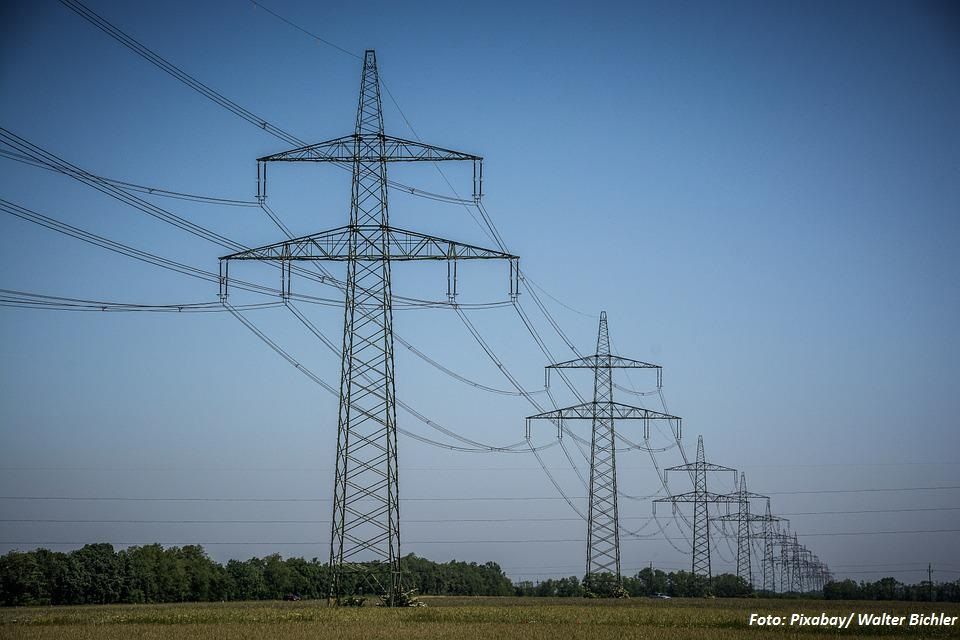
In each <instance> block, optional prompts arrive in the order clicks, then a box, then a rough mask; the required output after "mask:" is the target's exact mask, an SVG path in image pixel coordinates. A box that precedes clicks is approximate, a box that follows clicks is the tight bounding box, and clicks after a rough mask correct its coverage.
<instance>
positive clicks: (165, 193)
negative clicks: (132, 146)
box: [0, 149, 260, 207]
mask: <svg viewBox="0 0 960 640" xmlns="http://www.w3.org/2000/svg"><path fill="white" fill-rule="evenodd" d="M0 156H3V157H5V158H8V159H10V160H15V161H16V162H20V163H23V164H28V165H30V166H32V167H37V168H40V169H45V170H47V171H53V172H55V173H62V172H61V171H59V170H58V169H56V168H55V167H52V166H50V165H48V164H45V163H43V162H38V161H36V160H34V159H32V158H30V157H29V156H25V155H21V154H19V153H12V152H10V151H6V150H4V149H0ZM91 175H93V174H91ZM96 178H97V179H98V180H101V181H103V182H107V183H110V184H112V185H113V186H115V187H120V188H121V189H125V190H129V191H137V192H138V193H146V194H148V195H154V196H162V197H164V198H174V199H176V200H188V201H190V202H199V203H203V204H219V205H224V206H228V207H257V206H260V203H258V202H256V201H254V200H235V199H232V198H220V197H216V196H206V195H200V194H196V193H184V192H181V191H170V190H168V189H161V188H160V187H150V186H147V185H142V184H136V183H134V182H126V181H124V180H116V179H114V178H106V177H104V176H96Z"/></svg>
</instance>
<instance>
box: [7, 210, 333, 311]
mask: <svg viewBox="0 0 960 640" xmlns="http://www.w3.org/2000/svg"><path fill="white" fill-rule="evenodd" d="M0 211H2V212H3V213H7V214H10V215H12V216H14V217H17V218H20V219H22V220H26V221H28V222H32V223H34V224H37V225H39V226H41V227H45V228H47V229H50V230H51V231H57V232H59V233H62V234H64V235H67V236H70V237H73V238H75V239H77V240H81V241H83V242H86V243H88V244H91V245H94V246H97V247H100V248H103V249H107V250H108V251H112V252H114V253H119V254H121V255H125V256H127V257H130V258H134V259H136V260H140V261H141V262H146V263H148V264H152V265H154V266H158V267H161V268H164V269H167V270H170V271H174V272H176V273H180V274H183V275H187V276H190V277H193V278H198V279H200V280H205V281H207V282H212V283H218V282H219V274H216V273H213V272H212V271H206V270H204V269H199V268H197V267H193V266H191V265H188V264H185V263H182V262H178V261H176V260H170V259H168V258H163V257H161V256H158V255H156V254H153V253H149V252H147V251H142V250H140V249H135V248H133V247H130V246H128V245H125V244H122V243H120V242H116V241H114V240H110V239H108V238H104V237H103V236H100V235H97V234H95V233H90V232H88V231H84V230H83V229H80V228H79V227H74V226H73V225H69V224H67V223H65V222H61V221H59V220H56V219H55V218H51V217H50V216H46V215H43V214H41V213H38V212H36V211H33V210H32V209H27V208H26V207H22V206H20V205H17V204H14V203H12V202H9V201H8V200H4V199H2V198H0ZM234 283H235V285H236V286H237V288H239V289H243V290H246V291H250V292H253V293H259V294H264V295H271V296H276V295H279V293H280V290H279V289H274V288H272V287H267V286H264V285H259V284H255V283H252V282H246V281H244V280H235V281H234ZM293 297H294V298H296V299H298V300H301V301H304V302H310V303H314V304H326V305H329V306H340V302H339V301H336V300H329V299H326V298H319V297H316V296H306V295H302V294H295V295H294V296H293Z"/></svg>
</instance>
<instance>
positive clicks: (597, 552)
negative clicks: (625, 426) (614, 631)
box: [527, 311, 680, 584]
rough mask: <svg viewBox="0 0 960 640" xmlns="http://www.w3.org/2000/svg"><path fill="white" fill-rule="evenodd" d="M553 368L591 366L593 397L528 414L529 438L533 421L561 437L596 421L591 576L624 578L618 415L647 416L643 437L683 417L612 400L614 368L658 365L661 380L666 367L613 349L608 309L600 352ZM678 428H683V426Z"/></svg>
mask: <svg viewBox="0 0 960 640" xmlns="http://www.w3.org/2000/svg"><path fill="white" fill-rule="evenodd" d="M546 369H547V372H549V371H550V369H592V370H593V402H586V403H583V404H579V405H575V406H572V407H566V408H563V409H555V410H553V411H546V412H544V413H539V414H537V415H533V416H530V417H528V418H527V438H529V437H530V421H531V420H552V421H553V422H555V423H556V424H557V437H563V421H564V420H577V419H579V420H591V421H592V431H591V438H590V506H589V514H588V518H587V567H586V576H585V578H589V577H590V576H591V575H594V574H600V573H611V574H613V575H615V576H616V579H617V583H618V584H619V582H620V521H619V514H618V511H617V461H616V447H615V438H616V433H615V430H614V422H615V421H616V420H642V421H643V424H644V437H648V436H649V421H650V420H677V421H678V423H679V421H680V418H678V417H676V416H671V415H668V414H665V413H659V412H657V411H651V410H649V409H644V408H642V407H634V406H630V405H625V404H620V403H617V402H614V401H613V370H614V369H656V370H657V384H658V386H659V384H660V379H661V377H660V372H661V367H660V366H659V365H656V364H650V363H648V362H641V361H639V360H631V359H629V358H622V357H620V356H615V355H612V354H611V353H610V334H609V330H608V328H607V313H606V311H602V312H601V313H600V328H599V330H598V332H597V351H596V353H595V354H594V355H590V356H585V357H582V358H577V359H575V360H569V361H567V362H560V363H556V364H551V365H549V366H547V368H546ZM678 428H679V427H678Z"/></svg>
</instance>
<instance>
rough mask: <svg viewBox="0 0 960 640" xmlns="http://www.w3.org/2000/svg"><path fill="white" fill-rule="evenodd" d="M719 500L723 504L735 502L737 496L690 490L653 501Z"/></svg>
mask: <svg viewBox="0 0 960 640" xmlns="http://www.w3.org/2000/svg"><path fill="white" fill-rule="evenodd" d="M701 501H703V502H719V503H721V504H735V503H736V502H737V499H736V498H732V497H730V496H729V495H727V494H725V493H713V492H712V491H688V492H686V493H675V494H673V495H672V496H667V497H666V498H657V499H656V500H654V501H653V502H655V503H656V502H673V503H680V502H701Z"/></svg>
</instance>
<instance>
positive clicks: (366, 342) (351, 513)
mask: <svg viewBox="0 0 960 640" xmlns="http://www.w3.org/2000/svg"><path fill="white" fill-rule="evenodd" d="M445 160H465V161H470V162H473V163H474V197H475V198H477V199H479V197H480V196H481V192H482V179H483V169H482V158H480V157H479V156H475V155H472V154H468V153H462V152H459V151H451V150H449V149H444V148H442V147H436V146H431V145H427V144H424V143H422V142H413V141H410V140H402V139H400V138H394V137H391V136H387V135H385V134H384V129H383V113H382V109H381V101H380V80H379V76H378V73H377V61H376V54H375V52H374V51H373V50H368V51H366V53H365V54H364V59H363V72H362V76H361V85H360V100H359V104H358V107H357V119H356V128H355V131H354V133H353V135H350V136H345V137H342V138H336V139H334V140H329V141H326V142H321V143H318V144H313V145H308V146H304V147H300V148H297V149H292V150H290V151H284V152H282V153H277V154H273V155H269V156H265V157H262V158H259V159H258V165H257V166H258V189H257V193H258V197H260V198H263V197H265V195H266V167H267V163H270V162H332V163H340V164H343V163H349V164H350V165H351V167H352V175H353V180H352V188H351V199H350V220H349V223H348V224H347V225H346V226H343V227H338V228H336V229H332V230H329V231H323V232H321V233H317V234H313V235H309V236H303V237H300V238H293V239H290V240H284V241H281V242H277V243H273V244H269V245H265V246H262V247H258V248H255V249H249V250H246V251H241V252H238V253H234V254H232V255H228V256H223V257H222V258H221V259H220V268H221V292H220V293H221V297H223V298H225V297H226V296H227V292H228V273H229V263H230V262H231V261H234V260H263V261H275V262H279V263H280V266H281V291H282V292H283V295H289V292H290V280H291V270H292V266H291V265H292V263H293V262H294V261H318V260H334V261H343V262H346V267H347V278H346V287H345V294H346V296H345V305H344V323H343V351H342V359H341V376H340V409H339V415H338V420H337V457H336V472H335V476H334V499H333V518H332V523H331V528H330V531H331V539H330V566H331V570H332V574H333V577H332V581H331V585H330V591H329V594H328V595H329V598H332V599H335V600H336V601H337V602H340V599H341V597H342V596H343V595H345V594H344V593H343V590H344V583H345V580H344V576H345V574H346V573H347V572H348V571H351V572H358V573H359V574H360V575H361V576H362V579H361V580H360V583H361V585H360V586H359V587H358V588H365V589H370V590H373V591H374V592H376V593H378V594H379V595H380V596H381V598H382V601H383V604H385V605H387V606H397V605H400V604H402V603H403V601H404V598H403V588H402V583H401V574H400V510H399V507H400V503H399V493H398V481H397V418H396V398H395V385H394V377H395V372H394V354H393V305H392V295H391V282H390V263H391V261H395V260H446V261H448V295H449V296H450V298H451V299H453V298H454V297H455V296H456V263H457V261H459V260H472V259H500V260H507V261H509V263H510V266H511V269H510V272H511V280H510V293H511V295H515V294H516V287H517V281H516V278H517V277H518V268H517V266H518V265H517V262H518V260H519V259H518V257H517V256H514V255H511V254H508V253H504V252H501V251H494V250H490V249H484V248H481V247H476V246H473V245H469V244H464V243H461V242H456V241H453V240H446V239H444V238H438V237H434V236H430V235H426V234H422V233H417V232H413V231H407V230H404V229H398V228H394V227H391V226H390V221H389V216H388V211H387V163H389V162H418V161H426V162H438V161H445ZM450 265H452V268H450ZM355 582H356V581H355Z"/></svg>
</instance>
